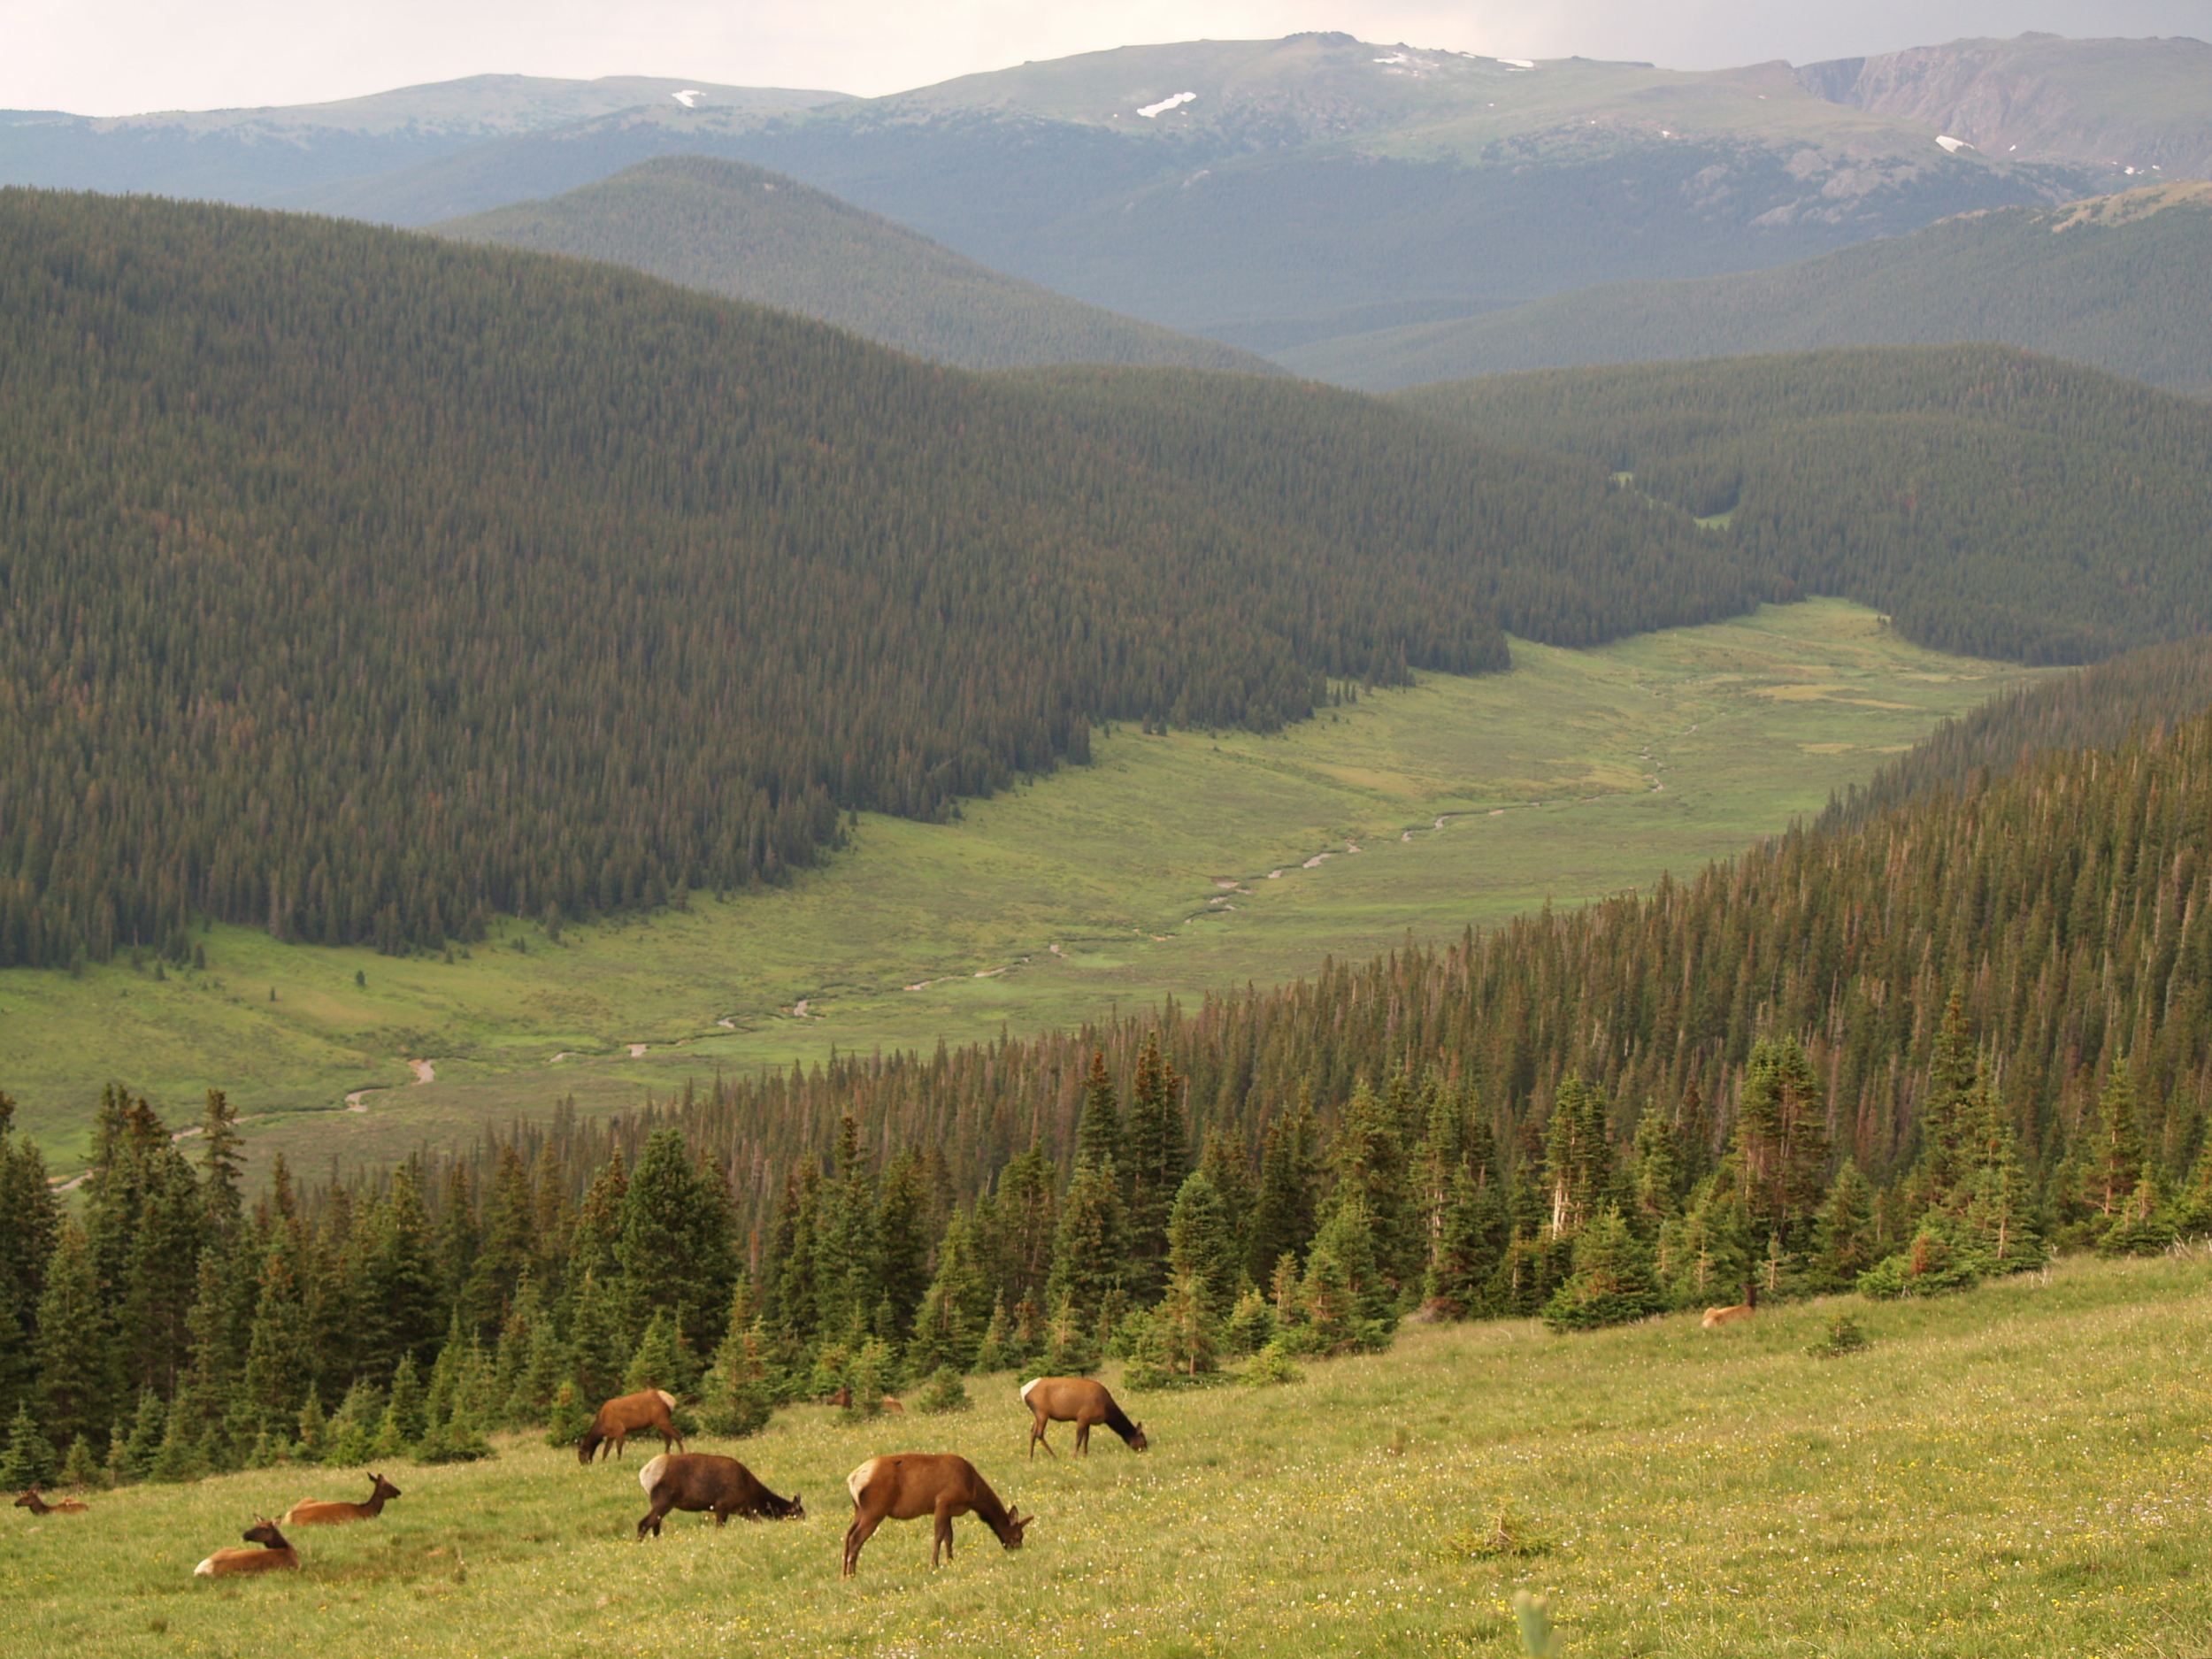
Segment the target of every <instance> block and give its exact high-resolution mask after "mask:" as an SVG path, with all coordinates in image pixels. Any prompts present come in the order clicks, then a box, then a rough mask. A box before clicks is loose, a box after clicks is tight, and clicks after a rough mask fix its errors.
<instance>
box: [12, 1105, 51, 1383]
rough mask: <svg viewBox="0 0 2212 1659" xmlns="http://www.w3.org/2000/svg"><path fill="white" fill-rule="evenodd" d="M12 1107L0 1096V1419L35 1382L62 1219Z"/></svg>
mask: <svg viewBox="0 0 2212 1659" xmlns="http://www.w3.org/2000/svg"><path fill="white" fill-rule="evenodd" d="M14 1120H15V1102H14V1101H13V1100H12V1099H11V1098H10V1097H9V1096H8V1095H7V1094H4V1093H0V1414H9V1415H12V1413H13V1411H14V1409H15V1407H16V1405H17V1404H18V1402H21V1401H24V1400H27V1399H28V1398H29V1397H30V1395H31V1392H32V1390H33V1388H34V1386H35V1384H36V1381H37V1376H38V1372H37V1365H36V1340H37V1333H38V1305H39V1299H40V1297H41V1296H42V1294H44V1291H45V1286H46V1263H47V1261H48V1259H49V1258H50V1256H52V1255H53V1252H54V1241H55V1239H56V1237H57V1236H58V1233H60V1230H61V1215H60V1210H59V1209H58V1206H57V1205H56V1203H55V1202H54V1195H53V1189H52V1188H51V1187H50V1186H49V1185H48V1183H47V1179H46V1166H45V1164H44V1162H43V1160H42V1159H41V1158H40V1156H39V1154H38V1148H36V1147H35V1146H34V1145H32V1144H31V1142H29V1141H26V1140H24V1139H23V1138H22V1137H21V1136H20V1135H16V1134H13V1133H11V1131H12V1127H13V1125H14Z"/></svg>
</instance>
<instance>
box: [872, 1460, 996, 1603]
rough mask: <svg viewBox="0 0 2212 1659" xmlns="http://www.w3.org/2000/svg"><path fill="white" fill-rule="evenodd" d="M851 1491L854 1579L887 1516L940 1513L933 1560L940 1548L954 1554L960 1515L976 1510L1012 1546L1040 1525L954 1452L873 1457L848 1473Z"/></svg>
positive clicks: (932, 1542) (904, 1517)
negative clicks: (1008, 1502) (864, 1547)
mask: <svg viewBox="0 0 2212 1659" xmlns="http://www.w3.org/2000/svg"><path fill="white" fill-rule="evenodd" d="M845 1490H846V1491H848V1492H849V1493H851V1494H853V1524H852V1525H850V1526H849V1527H847V1528H846V1529H845V1570H844V1571H843V1573H842V1574H841V1575H840V1576H841V1577H843V1578H851V1577H852V1576H853V1575H854V1574H855V1573H856V1572H857V1571H860V1549H861V1546H862V1545H864V1544H865V1543H866V1542H867V1541H868V1540H870V1539H871V1538H872V1537H874V1536H875V1531H876V1528H877V1527H879V1526H880V1525H883V1524H884V1523H885V1522H886V1521H918V1520H919V1519H920V1518H921V1517H923V1516H925V1515H929V1516H934V1517H936V1521H937V1528H936V1532H935V1534H934V1536H933V1538H932V1539H931V1540H930V1546H929V1564H930V1565H931V1566H933V1567H934V1566H935V1565H936V1564H937V1555H938V1552H939V1551H940V1550H941V1551H943V1552H944V1557H945V1559H946V1560H947V1561H950V1560H951V1559H952V1523H953V1519H954V1517H956V1516H962V1515H968V1514H972V1515H974V1517H976V1519H978V1520H979V1521H981V1522H982V1523H983V1525H986V1526H987V1527H989V1528H990V1529H991V1530H992V1531H993V1532H995V1533H997V1534H998V1541H999V1542H1000V1543H1002V1544H1003V1545H1005V1546H1006V1548H1009V1549H1019V1548H1021V1547H1022V1533H1023V1532H1024V1530H1025V1529H1026V1528H1028V1527H1031V1526H1033V1525H1036V1522H1037V1517H1035V1516H1033V1515H1023V1514H1022V1513H1020V1512H1019V1511H1018V1510H1013V1509H1008V1508H1007V1507H1006V1506H1005V1505H1004V1504H1003V1503H1001V1502H999V1498H998V1494H997V1493H995V1492H994V1491H992V1490H991V1487H990V1483H989V1482H987V1481H986V1480H985V1479H983V1477H982V1476H981V1475H979V1474H978V1473H977V1472H976V1468H975V1465H974V1464H973V1463H970V1462H969V1461H968V1460H967V1459H966V1458H964V1457H962V1456H960V1455H957V1454H956V1453H953V1452H902V1453H900V1454H899V1455H896V1456H893V1457H871V1458H870V1459H869V1460H868V1461H867V1462H866V1463H863V1464H861V1466H860V1467H859V1468H857V1469H856V1470H854V1471H852V1473H851V1474H849V1475H848V1476H846V1477H845Z"/></svg>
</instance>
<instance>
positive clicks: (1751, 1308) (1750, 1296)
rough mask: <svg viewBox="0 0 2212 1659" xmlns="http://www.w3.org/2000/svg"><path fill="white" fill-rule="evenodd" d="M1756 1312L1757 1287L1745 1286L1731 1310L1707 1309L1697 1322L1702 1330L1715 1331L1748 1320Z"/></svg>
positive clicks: (1757, 1305)
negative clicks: (1741, 1298)
mask: <svg viewBox="0 0 2212 1659" xmlns="http://www.w3.org/2000/svg"><path fill="white" fill-rule="evenodd" d="M1758 1311H1759V1287H1758V1286H1756V1285H1746V1286H1744V1287H1743V1300H1742V1301H1741V1302H1738V1303H1737V1304H1736V1305H1735V1306H1734V1307H1732V1308H1708V1309H1707V1310H1705V1317H1703V1318H1702V1319H1700V1320H1699V1321H1698V1325H1699V1327H1700V1328H1701V1329H1703V1330H1707V1331H1717V1330H1719V1329H1720V1328H1721V1326H1723V1325H1733V1324H1735V1323H1736V1321H1737V1320H1739V1319H1748V1318H1749V1317H1751V1316H1752V1315H1753V1314H1755V1313H1756V1312H1758Z"/></svg>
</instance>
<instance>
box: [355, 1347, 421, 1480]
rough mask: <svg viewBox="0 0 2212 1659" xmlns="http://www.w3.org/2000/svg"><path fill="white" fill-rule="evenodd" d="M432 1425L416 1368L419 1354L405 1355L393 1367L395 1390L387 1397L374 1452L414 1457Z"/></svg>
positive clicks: (378, 1427) (382, 1455)
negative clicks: (416, 1357) (415, 1451)
mask: <svg viewBox="0 0 2212 1659" xmlns="http://www.w3.org/2000/svg"><path fill="white" fill-rule="evenodd" d="M429 1428H430V1414H429V1408H428V1404H427V1402H426V1401H425V1399H424V1397H423V1388H422V1379H421V1374H420V1373H419V1372H418V1371H416V1370H415V1356H414V1355H412V1354H411V1353H408V1354H402V1355H401V1356H399V1363H398V1364H397V1365H396V1366H395V1367H394V1368H393V1370H392V1386H391V1390H390V1392H389V1393H388V1394H386V1395H385V1397H384V1417H383V1419H382V1421H381V1422H380V1423H379V1424H378V1425H377V1430H376V1440H375V1442H374V1444H373V1446H372V1447H371V1448H370V1455H372V1456H374V1457H386V1458H390V1457H408V1456H411V1455H413V1454H414V1450H415V1448H416V1447H418V1446H419V1445H420V1444H421V1443H422V1437H423V1436H424V1435H425V1434H426V1433H427V1432H429Z"/></svg>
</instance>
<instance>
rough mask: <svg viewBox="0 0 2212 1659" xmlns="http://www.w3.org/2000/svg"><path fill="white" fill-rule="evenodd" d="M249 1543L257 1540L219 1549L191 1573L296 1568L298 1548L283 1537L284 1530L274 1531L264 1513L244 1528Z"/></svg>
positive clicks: (213, 1575) (208, 1574)
mask: <svg viewBox="0 0 2212 1659" xmlns="http://www.w3.org/2000/svg"><path fill="white" fill-rule="evenodd" d="M245 1540H246V1541H247V1542H248V1543H249V1544H258V1545H260V1546H261V1548H258V1549H240V1548H237V1547H236V1546H235V1545H233V1546H232V1547H231V1548H228V1549H219V1550H217V1551H216V1552H215V1553H214V1554H213V1555H210V1556H209V1557H208V1558H207V1559H206V1560H205V1561H204V1562H202V1563H200V1564H199V1565H198V1566H196V1567H195V1568H193V1569H192V1574H193V1576H194V1577H195V1578H229V1577H230V1576H231V1575H232V1574H233V1573H238V1572H276V1571H291V1572H297V1571H299V1569H300V1552H299V1551H298V1550H296V1549H294V1548H292V1547H291V1545H289V1544H288V1543H286V1542H285V1541H284V1534H283V1533H281V1532H278V1531H277V1525H276V1523H275V1522H274V1521H273V1520H271V1519H270V1518H269V1517H267V1516H265V1515H261V1516H256V1517H254V1524H253V1525H251V1526H250V1527H248V1528H247V1529H246V1531H245Z"/></svg>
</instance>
